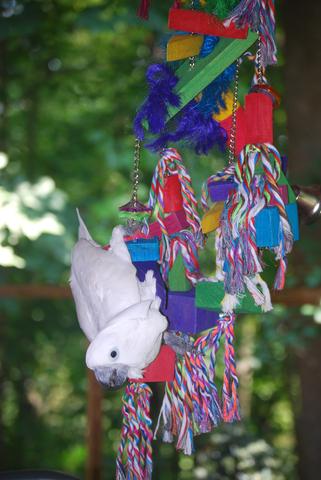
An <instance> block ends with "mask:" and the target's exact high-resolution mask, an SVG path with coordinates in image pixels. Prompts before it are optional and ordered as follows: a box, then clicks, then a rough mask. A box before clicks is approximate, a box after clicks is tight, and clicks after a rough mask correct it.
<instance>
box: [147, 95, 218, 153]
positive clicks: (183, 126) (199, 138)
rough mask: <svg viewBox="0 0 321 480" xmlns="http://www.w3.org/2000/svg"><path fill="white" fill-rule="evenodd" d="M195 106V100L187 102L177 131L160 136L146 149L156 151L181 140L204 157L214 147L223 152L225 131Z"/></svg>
mask: <svg viewBox="0 0 321 480" xmlns="http://www.w3.org/2000/svg"><path fill="white" fill-rule="evenodd" d="M197 106H198V104H197V102H196V101H195V100H192V101H191V102H189V103H188V104H187V105H186V106H185V107H184V108H183V109H182V112H181V117H180V120H179V124H178V127H177V129H176V130H175V131H174V132H173V133H171V132H165V133H163V134H161V135H160V136H159V137H158V138H157V139H156V140H154V141H153V142H151V143H150V144H148V145H147V147H148V148H150V149H151V150H154V151H158V150H161V149H162V148H165V147H166V146H167V145H168V144H169V143H174V142H178V141H180V140H183V141H185V143H186V144H187V145H188V146H190V147H191V148H194V149H195V152H196V153H197V154H205V155H206V154H207V153H208V152H209V151H210V150H211V149H212V148H213V147H214V146H215V145H217V146H218V147H219V148H220V149H221V150H222V151H223V150H224V148H225V146H226V141H227V133H226V131H225V129H224V128H223V127H221V126H220V124H219V122H217V121H216V120H214V119H213V118H212V116H209V115H204V114H203V113H202V112H200V111H199V109H198V108H197Z"/></svg>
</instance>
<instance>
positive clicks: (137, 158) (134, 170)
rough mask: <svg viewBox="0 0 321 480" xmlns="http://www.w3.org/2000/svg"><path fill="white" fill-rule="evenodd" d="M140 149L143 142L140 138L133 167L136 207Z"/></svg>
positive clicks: (134, 201)
mask: <svg viewBox="0 0 321 480" xmlns="http://www.w3.org/2000/svg"><path fill="white" fill-rule="evenodd" d="M140 147H141V142H140V140H139V139H138V138H136V139H135V149H134V165H133V177H132V178H133V195H132V201H133V203H134V207H136V203H137V195H138V185H139V177H140V175H139V160H140Z"/></svg>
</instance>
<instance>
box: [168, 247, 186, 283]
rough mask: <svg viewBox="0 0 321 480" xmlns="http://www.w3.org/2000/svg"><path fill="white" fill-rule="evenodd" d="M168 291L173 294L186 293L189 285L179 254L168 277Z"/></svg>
mask: <svg viewBox="0 0 321 480" xmlns="http://www.w3.org/2000/svg"><path fill="white" fill-rule="evenodd" d="M168 287H169V290H172V291H174V292H187V291H188V290H190V289H191V284H190V282H189V280H188V279H187V278H186V275H185V267H184V261H183V257H182V255H181V254H180V253H179V254H178V255H177V257H176V260H175V262H174V265H173V268H172V269H171V270H170V272H169V275H168Z"/></svg>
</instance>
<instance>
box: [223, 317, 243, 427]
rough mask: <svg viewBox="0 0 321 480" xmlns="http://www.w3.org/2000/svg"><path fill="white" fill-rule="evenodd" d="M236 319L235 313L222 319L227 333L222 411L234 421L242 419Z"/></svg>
mask: <svg viewBox="0 0 321 480" xmlns="http://www.w3.org/2000/svg"><path fill="white" fill-rule="evenodd" d="M234 321H235V315H227V316H225V317H224V319H223V320H221V325H222V327H223V329H224V333H225V353H224V365H225V368H224V377H223V394H222V397H223V399H222V411H223V420H224V422H228V423H231V422H234V421H239V420H240V419H241V417H240V412H239V399H238V393H237V388H238V384H239V382H238V378H237V374H236V362H235V352H234Z"/></svg>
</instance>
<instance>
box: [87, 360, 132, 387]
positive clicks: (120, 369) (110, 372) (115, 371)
mask: <svg viewBox="0 0 321 480" xmlns="http://www.w3.org/2000/svg"><path fill="white" fill-rule="evenodd" d="M94 374H95V377H96V378H97V380H98V382H99V383H100V384H101V385H102V386H103V387H104V388H107V389H109V390H117V389H118V388H120V387H122V386H123V385H124V383H125V382H126V380H127V376H128V367H127V366H126V365H113V366H112V367H99V368H94Z"/></svg>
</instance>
